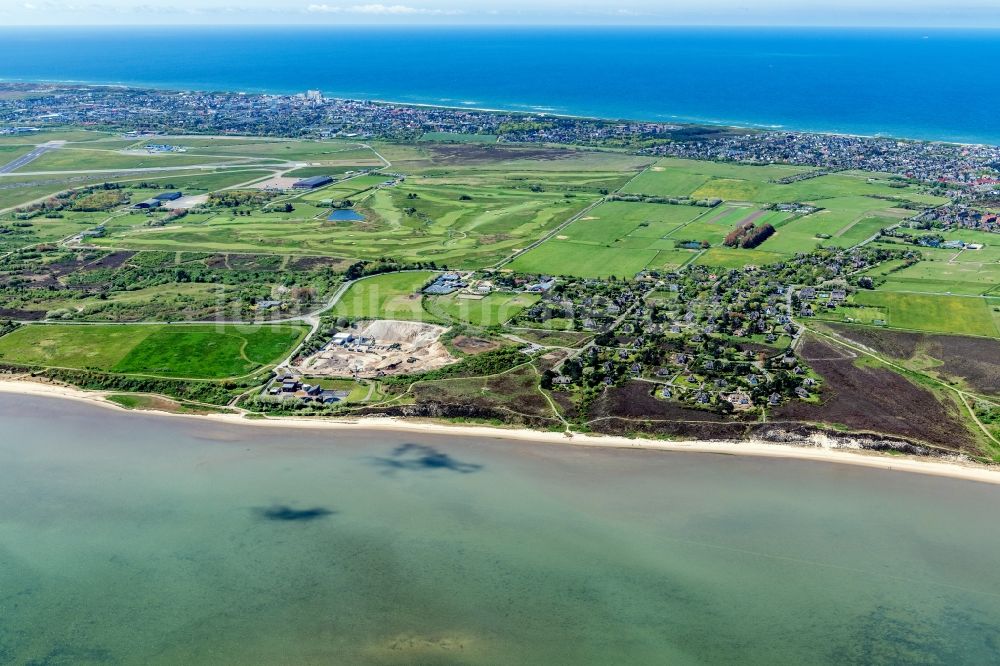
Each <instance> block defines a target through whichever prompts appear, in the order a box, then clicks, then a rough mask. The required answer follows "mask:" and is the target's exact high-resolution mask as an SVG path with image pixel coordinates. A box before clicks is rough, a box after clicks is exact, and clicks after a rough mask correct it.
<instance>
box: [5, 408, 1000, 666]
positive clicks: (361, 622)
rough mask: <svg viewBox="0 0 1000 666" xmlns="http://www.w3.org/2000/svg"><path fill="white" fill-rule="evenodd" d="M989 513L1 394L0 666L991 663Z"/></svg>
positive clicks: (922, 483) (749, 469)
mask: <svg viewBox="0 0 1000 666" xmlns="http://www.w3.org/2000/svg"><path fill="white" fill-rule="evenodd" d="M404 444H411V445H413V446H410V447H405V448H403V449H401V448H400V447H401V445H404ZM998 504H1000V487H994V486H987V485H982V484H976V483H971V482H964V481H955V480H947V479H938V478H932V477H924V476H919V475H906V474H902V473H893V472H882V471H876V470H870V469H863V468H855V467H849V466H840V465H828V464H820V463H811V462H799V461H782V460H770V459H754V458H744V457H736V456H722V455H702V454H691V453H659V452H642V451H593V450H587V451H579V450H567V449H564V448H561V447H553V446H540V445H534V446H532V445H527V444H520V443H512V442H505V441H500V440H470V439H461V438H440V437H438V438H423V437H410V436H406V435H397V434H390V433H373V434H366V435H358V434H356V433H352V434H331V433H310V432H297V431H290V432H284V431H282V432H277V431H274V430H265V429H251V428H234V427H222V426H217V425H212V424H205V423H201V422H198V421H190V420H178V419H163V418H157V417H150V416H143V415H133V414H115V413H114V412H110V411H108V410H104V409H97V408H93V407H90V406H87V405H82V404H79V403H71V402H65V401H59V400H51V399H42V398H25V397H13V396H0V663H15V664H23V663H50V664H90V663H162V664H176V663H185V664H192V663H211V664H226V663H234V664H235V663H240V664H255V663H264V664H307V663H322V664H397V663H421V664H451V663H454V664H459V663H461V664H466V663H478V664H664V663H672V664H684V663H703V664H719V663H741V664H776V663H794V664H804V663H836V664H842V663H903V662H905V663H932V664H933V663H941V664H956V663H970V664H982V663H995V662H996V661H997V660H998V658H1000V657H998V655H1000V573H998V566H997V561H998V553H1000V528H998V527H997V523H996V520H995V515H996V506H997V505H998Z"/></svg>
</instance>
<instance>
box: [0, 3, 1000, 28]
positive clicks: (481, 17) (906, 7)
mask: <svg viewBox="0 0 1000 666" xmlns="http://www.w3.org/2000/svg"><path fill="white" fill-rule="evenodd" d="M136 24H154V25H163V24H181V25H278V24H308V25H323V24H330V25H408V26H409V25H498V26H500V25H642V26H650V25H726V26H729V25H744V26H767V25H773V26H789V25H802V26H878V27H885V26H890V27H942V28H944V27H975V28H1000V0H954V1H952V2H948V1H946V0H603V1H602V0H385V2H370V1H369V0H345V1H339V0H0V26H4V25H10V26H16V25H136Z"/></svg>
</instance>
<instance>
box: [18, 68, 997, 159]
mask: <svg viewBox="0 0 1000 666" xmlns="http://www.w3.org/2000/svg"><path fill="white" fill-rule="evenodd" d="M3 83H9V84H34V85H66V86H84V87H89V88H118V89H122V90H151V91H164V92H176V93H206V94H216V93H222V94H230V95H235V94H250V95H292V94H294V91H290V90H282V89H277V88H256V87H250V88H247V87H243V88H209V87H205V88H201V87H194V86H191V85H187V84H169V83H163V82H148V83H140V82H121V81H117V82H102V81H95V80H76V79H65V80H63V79H29V78H20V77H5V76H0V84H3ZM328 99H331V100H335V101H338V102H368V103H372V104H383V105H387V106H401V107H413V108H424V109H441V110H447V111H475V112H478V113H504V114H515V115H523V116H542V117H547V118H557V119H564V120H586V121H596V122H605V123H660V124H663V125H678V126H682V127H702V128H712V129H729V130H738V131H744V132H789V133H793V134H815V135H819V136H837V137H847V138H857V139H891V140H896V141H908V142H913V143H941V144H948V145H954V146H967V147H977V146H995V145H1000V139H996V140H992V141H991V140H984V139H979V140H969V139H947V138H941V137H917V136H907V135H904V134H897V133H894V132H891V131H888V132H874V131H872V130H866V131H844V130H837V129H829V130H827V129H816V128H805V127H798V126H793V125H787V124H774V123H767V122H764V121H759V122H758V121H749V120H743V121H740V120H736V121H725V120H714V119H710V118H698V117H695V116H687V115H677V114H666V115H665V114H654V115H655V116H657V117H652V116H650V117H646V116H643V115H641V114H639V115H634V116H613V115H593V114H585V113H572V112H569V111H553V110H543V109H550V108H551V107H543V106H541V105H530V104H529V105H510V106H504V105H503V104H502V103H500V104H498V105H496V106H479V105H478V104H480V103H479V102H476V103H474V104H470V105H467V104H448V103H446V101H444V100H442V101H431V102H418V101H408V100H396V99H390V98H383V97H380V96H365V95H356V96H347V95H345V94H344V93H338V92H331V94H330V97H329V98H328ZM516 107H521V108H516ZM251 136H252V135H251Z"/></svg>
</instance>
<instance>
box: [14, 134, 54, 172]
mask: <svg viewBox="0 0 1000 666" xmlns="http://www.w3.org/2000/svg"><path fill="white" fill-rule="evenodd" d="M63 143H64V142H63V141H49V142H48V143H43V144H41V145H40V146H38V147H37V148H35V149H34V150H32V151H31V152H30V153H28V154H27V155H21V156H20V157H18V158H17V159H16V160H14V161H13V162H8V163H7V164H5V165H3V166H0V173H11V172H12V171H17V170H18V169H20V168H21V167H23V166H24V165H25V164H30V163H31V162H34V161H35V160H37V159H38V158H39V157H41V156H42V155H44V154H45V153H47V152H49V151H50V150H54V149H56V148H62V145H63Z"/></svg>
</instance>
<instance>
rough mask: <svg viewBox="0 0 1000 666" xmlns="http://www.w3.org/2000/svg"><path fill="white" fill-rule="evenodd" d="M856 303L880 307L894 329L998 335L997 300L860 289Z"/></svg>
mask: <svg viewBox="0 0 1000 666" xmlns="http://www.w3.org/2000/svg"><path fill="white" fill-rule="evenodd" d="M855 302H856V303H858V304H859V305H863V306H868V307H874V308H878V309H880V310H881V311H883V312H884V313H885V320H886V322H887V323H888V324H889V325H890V326H893V327H896V328H906V329H913V330H917V331H935V332H939V333H957V334H960V335H980V336H988V337H997V336H998V334H1000V332H998V330H997V323H996V319H995V317H994V315H993V312H992V308H994V307H998V306H1000V300H997V299H986V298H982V297H976V296H938V295H931V294H910V293H899V292H887V291H861V292H859V293H858V294H857V296H856V297H855Z"/></svg>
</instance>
